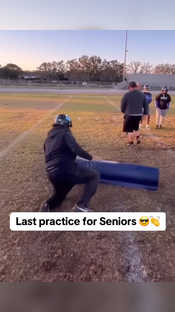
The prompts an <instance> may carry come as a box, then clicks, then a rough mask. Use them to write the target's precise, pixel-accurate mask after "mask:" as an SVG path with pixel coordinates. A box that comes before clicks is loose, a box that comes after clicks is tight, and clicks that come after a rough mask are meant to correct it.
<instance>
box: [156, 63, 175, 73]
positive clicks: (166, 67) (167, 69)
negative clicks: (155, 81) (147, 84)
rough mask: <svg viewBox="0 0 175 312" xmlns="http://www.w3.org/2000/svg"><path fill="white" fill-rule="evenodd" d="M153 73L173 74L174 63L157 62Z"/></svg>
mask: <svg viewBox="0 0 175 312" xmlns="http://www.w3.org/2000/svg"><path fill="white" fill-rule="evenodd" d="M154 73H155V74H175V64H158V65H157V66H156V67H155V69H154Z"/></svg>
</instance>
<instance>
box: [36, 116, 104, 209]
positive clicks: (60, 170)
mask: <svg viewBox="0 0 175 312" xmlns="http://www.w3.org/2000/svg"><path fill="white" fill-rule="evenodd" d="M70 127H72V120H71V118H70V117H69V116H67V115H65V114H61V115H58V116H57V117H56V119H55V123H54V125H53V126H52V129H51V130H50V131H49V132H48V135H47V139H46V141H45V143H44V152H45V162H46V171H47V176H48V179H49V181H50V182H51V184H52V185H53V188H54V193H53V195H52V196H51V197H50V198H49V199H48V200H47V201H45V202H44V203H42V205H41V207H40V211H41V212H47V211H50V212H52V211H54V209H55V208H56V207H60V206H61V204H62V202H63V201H64V199H65V197H66V195H67V194H68V193H69V191H70V190H71V189H72V188H73V187H74V186H75V185H76V184H85V188H84V192H83V194H82V196H81V198H80V200H79V201H78V202H77V204H75V206H74V208H73V211H76V212H90V211H91V210H90V209H88V204H89V202H90V200H91V198H92V197H93V196H94V194H95V192H96V190H97V187H98V183H99V180H100V176H99V173H98V172H96V171H94V170H91V169H88V168H86V167H83V166H81V165H78V164H77V163H76V156H80V157H82V158H84V159H87V160H94V161H101V159H100V158H99V157H96V156H95V157H92V156H91V155H90V154H89V153H87V152H86V151H85V150H84V149H83V148H82V147H81V146H80V145H79V144H78V143H77V141H76V139H75V138H74V136H73V135H72V133H71V131H70Z"/></svg>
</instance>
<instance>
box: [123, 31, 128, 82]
mask: <svg viewBox="0 0 175 312" xmlns="http://www.w3.org/2000/svg"><path fill="white" fill-rule="evenodd" d="M127 45H128V30H126V37H125V56H124V66H123V81H125V73H126V53H127V52H128V50H127Z"/></svg>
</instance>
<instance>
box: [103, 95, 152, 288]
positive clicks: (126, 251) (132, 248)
mask: <svg viewBox="0 0 175 312" xmlns="http://www.w3.org/2000/svg"><path fill="white" fill-rule="evenodd" d="M104 98H105V99H106V100H107V102H108V103H110V104H111V105H113V106H114V107H115V108H116V109H117V110H118V111H120V108H119V107H118V106H117V105H115V104H114V103H113V102H112V101H111V100H109V99H108V98H107V96H104ZM119 210H121V209H120V207H119V208H118V207H117V208H116V209H115V211H119ZM122 211H123V210H122ZM117 235H118V236H119V237H120V241H121V244H122V246H123V258H124V261H126V263H127V264H128V266H129V272H128V273H126V275H125V277H126V278H127V281H128V282H145V281H146V280H147V274H146V270H145V267H144V265H143V264H142V261H141V255H140V251H139V247H138V244H137V240H136V235H135V233H134V232H132V233H131V232H123V233H121V232H118V233H117Z"/></svg>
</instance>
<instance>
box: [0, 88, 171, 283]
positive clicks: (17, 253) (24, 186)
mask: <svg viewBox="0 0 175 312" xmlns="http://www.w3.org/2000/svg"><path fill="white" fill-rule="evenodd" d="M120 99H121V96H120V95H106V96H103V95H90V94H88V93H86V94H79V95H73V96H72V97H69V95H67V94H42V93H38V94H36V93H29V94H28V93H23V94H22V93H19V94H18V93H15V94H13V93H9V94H8V93H7V94H6V93H4V94H1V98H0V157H1V162H0V172H1V181H0V197H1V203H0V205H1V207H0V213H1V227H0V231H1V242H0V244H1V248H0V254H1V257H0V263H1V265H0V276H1V277H0V281H13V282H19V281H51V282H52V281H138V279H141V280H143V281H175V270H174V267H175V248H174V243H175V230H174V221H175V212H174V204H175V194H174V184H173V183H174V182H173V181H174V180H175V179H174V175H175V97H172V105H171V109H170V111H169V114H168V115H167V120H165V121H164V127H163V129H161V130H156V129H155V108H154V105H152V107H151V111H152V116H151V131H147V130H145V129H143V130H141V138H142V144H141V145H140V146H133V147H132V148H130V147H129V148H128V147H126V146H125V140H126V139H125V135H124V134H123V133H122V118H123V117H122V115H121V113H120V111H119V108H120ZM64 101H65V103H64V104H63V105H62V106H61V107H58V106H59V105H60V104H61V103H63V102H64ZM61 112H64V113H67V114H69V115H70V116H71V117H72V119H73V129H72V130H73V133H74V135H75V136H76V138H77V140H78V142H79V143H80V144H81V145H82V146H83V147H84V148H85V149H86V150H87V151H89V152H90V153H92V154H93V155H98V156H101V157H102V158H103V159H104V160H113V161H118V162H127V163H137V164H142V165H148V166H155V167H158V168H159V169H160V186H159V190H158V191H156V192H150V191H143V190H135V189H127V188H116V187H112V186H108V185H99V189H98V192H97V194H96V195H95V197H94V198H93V200H92V209H93V210H94V211H110V210H115V211H128V212H129V211H164V212H166V213H167V230H166V232H159V233H158V232H155V233H149V232H147V233H146V232H132V233H128V234H126V233H124V232H123V233H122V232H116V233H115V232H107V233H100V232H93V233H91V232H81V233H79V232H77V233H76V232H72V233H71V232H63V233H59V232H48V233H47V232H36V233H35V232H24V233H18V232H10V230H9V214H10V213H11V212H13V211H19V212H20V211H21V212H22V211H38V208H39V205H40V203H41V202H42V201H43V200H45V199H47V197H48V196H49V194H50V192H51V186H50V184H49V183H48V181H47V178H46V174H45V165H44V155H43V142H44V140H45V137H46V134H47V132H48V131H49V130H50V128H51V126H52V123H53V122H54V118H55V116H56V115H57V114H59V113H61ZM31 128H32V130H30V129H31ZM26 131H28V132H26ZM25 132H26V135H25V136H23V134H24V133H25ZM14 142H16V143H17V144H16V145H15V144H14ZM10 147H11V148H10ZM79 190H80V188H79V187H75V188H74V189H73V190H72V191H71V192H70V194H69V195H68V197H67V199H66V201H65V203H64V204H63V208H64V209H65V210H66V211H68V210H70V209H71V207H72V206H73V205H74V203H75V201H76V199H77V196H78V194H79ZM131 258H133V259H134V261H133V260H132V259H131ZM138 272H140V273H139V274H138Z"/></svg>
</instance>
